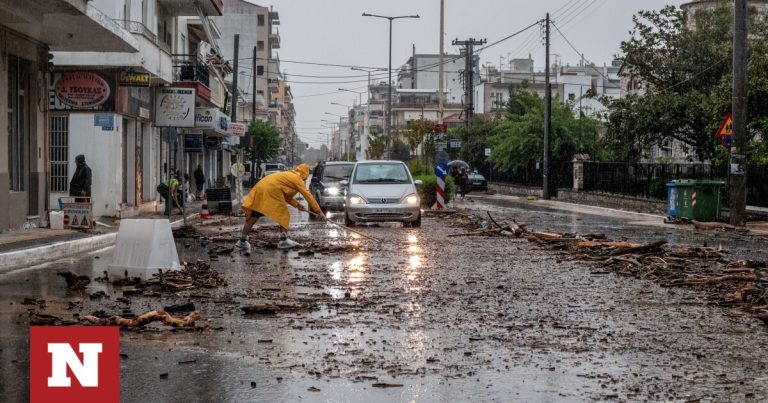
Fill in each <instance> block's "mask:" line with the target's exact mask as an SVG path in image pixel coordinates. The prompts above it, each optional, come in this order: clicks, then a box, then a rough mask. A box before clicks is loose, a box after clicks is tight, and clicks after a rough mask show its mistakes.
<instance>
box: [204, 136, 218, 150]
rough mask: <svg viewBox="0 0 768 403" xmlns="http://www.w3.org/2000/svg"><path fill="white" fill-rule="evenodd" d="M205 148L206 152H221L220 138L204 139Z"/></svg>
mask: <svg viewBox="0 0 768 403" xmlns="http://www.w3.org/2000/svg"><path fill="white" fill-rule="evenodd" d="M205 148H206V149H208V150H221V137H209V136H206V137H205Z"/></svg>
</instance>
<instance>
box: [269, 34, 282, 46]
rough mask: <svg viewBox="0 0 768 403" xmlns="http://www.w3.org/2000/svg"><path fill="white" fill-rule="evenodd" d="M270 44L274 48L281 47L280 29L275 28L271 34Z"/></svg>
mask: <svg viewBox="0 0 768 403" xmlns="http://www.w3.org/2000/svg"><path fill="white" fill-rule="evenodd" d="M269 46H270V47H271V48H272V49H280V30H278V29H275V32H271V33H270V34H269Z"/></svg>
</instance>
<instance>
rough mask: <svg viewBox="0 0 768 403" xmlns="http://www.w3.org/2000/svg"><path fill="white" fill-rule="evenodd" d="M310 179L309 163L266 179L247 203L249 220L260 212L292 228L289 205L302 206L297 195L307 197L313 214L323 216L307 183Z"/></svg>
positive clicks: (282, 225)
mask: <svg viewBox="0 0 768 403" xmlns="http://www.w3.org/2000/svg"><path fill="white" fill-rule="evenodd" d="M308 177H309V165H307V164H301V165H299V166H298V167H296V169H295V170H293V171H285V172H277V173H273V174H271V175H268V176H266V177H264V178H263V179H262V180H260V181H259V182H258V183H257V184H256V186H254V187H253V189H251V191H250V192H249V193H248V196H247V197H246V198H245V201H244V202H243V210H245V216H246V219H247V218H248V217H250V216H251V211H258V212H259V213H261V214H264V215H265V216H267V217H269V218H271V219H273V220H274V221H275V222H276V223H278V224H280V226H281V227H283V228H285V229H288V224H289V223H290V218H291V214H290V213H289V212H288V207H286V205H285V204H286V203H288V204H290V205H291V206H293V207H296V208H298V207H300V206H301V204H299V202H298V200H296V199H294V196H296V193H301V195H302V196H304V198H305V199H306V200H307V203H309V208H310V209H311V210H312V211H314V212H316V213H318V214H321V213H322V211H321V210H320V206H319V205H318V204H317V202H316V201H315V198H314V197H312V193H310V192H309V190H308V189H307V186H306V185H305V184H304V182H305V181H306V180H307V178H308Z"/></svg>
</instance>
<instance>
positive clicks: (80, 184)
mask: <svg viewBox="0 0 768 403" xmlns="http://www.w3.org/2000/svg"><path fill="white" fill-rule="evenodd" d="M75 165H76V166H77V169H75V174H74V175H72V181H70V182H69V195H70V196H86V197H91V167H89V166H88V164H86V163H85V156H84V155H83V154H80V155H78V156H77V157H75Z"/></svg>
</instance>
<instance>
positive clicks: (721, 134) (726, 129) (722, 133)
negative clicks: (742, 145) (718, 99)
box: [715, 112, 733, 139]
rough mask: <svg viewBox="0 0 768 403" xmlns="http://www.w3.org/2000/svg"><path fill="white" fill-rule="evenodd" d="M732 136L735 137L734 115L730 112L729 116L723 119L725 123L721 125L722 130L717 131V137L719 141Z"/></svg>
mask: <svg viewBox="0 0 768 403" xmlns="http://www.w3.org/2000/svg"><path fill="white" fill-rule="evenodd" d="M731 135H733V114H731V112H728V114H727V115H725V119H723V123H722V124H721V125H720V129H718V130H717V133H716V134H715V136H717V138H719V139H724V138H725V137H726V136H728V137H730V136H731Z"/></svg>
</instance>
